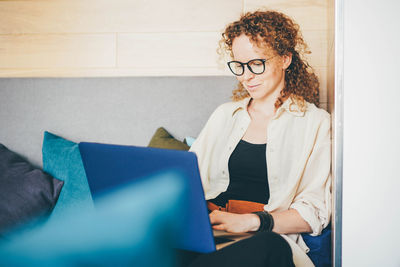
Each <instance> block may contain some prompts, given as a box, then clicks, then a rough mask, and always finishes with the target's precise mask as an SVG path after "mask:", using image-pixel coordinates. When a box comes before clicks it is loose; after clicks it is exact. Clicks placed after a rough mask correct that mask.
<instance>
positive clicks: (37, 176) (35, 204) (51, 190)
mask: <svg viewBox="0 0 400 267" xmlns="http://www.w3.org/2000/svg"><path fill="white" fill-rule="evenodd" d="M63 184H64V182H63V181H60V180H58V179H55V178H53V177H51V176H50V175H49V174H47V173H45V172H43V171H42V170H40V169H38V168H35V167H33V166H32V165H31V164H30V163H29V162H28V161H26V160H25V159H23V158H22V157H21V156H19V155H18V154H16V153H15V152H13V151H10V150H8V149H7V148H6V147H5V146H4V145H2V144H0V236H1V235H3V236H4V234H5V233H6V232H7V231H9V230H11V229H13V228H15V227H17V226H20V225H22V224H24V223H28V222H29V221H30V220H32V219H36V218H39V217H43V216H46V215H48V214H50V212H51V211H52V209H53V207H54V205H55V204H56V202H57V199H58V195H59V194H60V191H61V188H62V186H63Z"/></svg>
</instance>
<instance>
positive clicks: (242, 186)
mask: <svg viewBox="0 0 400 267" xmlns="http://www.w3.org/2000/svg"><path fill="white" fill-rule="evenodd" d="M266 148H267V144H252V143H249V142H246V141H244V140H240V142H239V143H238V145H237V146H236V148H235V150H234V151H233V152H232V154H231V156H230V157H229V162H228V169H229V177H230V181H229V186H228V189H227V190H226V191H225V192H223V193H221V194H219V195H218V196H217V197H216V198H215V199H212V200H210V201H211V202H213V203H214V204H216V205H218V206H225V204H226V203H227V202H228V200H230V199H236V200H247V201H253V202H258V203H264V204H267V203H268V200H269V187H268V175H267V161H266V153H265V152H266Z"/></svg>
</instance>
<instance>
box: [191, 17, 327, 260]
mask: <svg viewBox="0 0 400 267" xmlns="http://www.w3.org/2000/svg"><path fill="white" fill-rule="evenodd" d="M222 36H223V38H222V40H221V43H220V44H221V48H222V49H223V50H225V51H226V52H228V53H229V54H230V57H231V58H232V61H230V62H228V65H229V68H230V70H231V71H232V72H233V74H234V75H236V77H237V79H238V81H239V88H238V89H237V90H235V91H233V102H230V103H225V104H223V105H221V106H219V107H218V108H217V109H216V110H215V111H214V113H213V114H212V115H211V117H210V118H209V120H208V122H207V124H206V125H205V127H204V129H203V130H202V131H201V133H200V135H199V137H198V138H197V140H196V142H195V143H194V144H193V146H192V147H191V151H193V152H195V153H196V154H197V157H198V161H199V168H200V173H201V177H202V183H203V187H204V191H205V195H206V199H207V200H208V207H209V209H210V210H212V212H211V213H210V220H211V223H212V225H213V228H214V229H216V230H225V231H227V232H233V233H236V232H258V233H257V234H256V235H255V236H253V237H252V238H250V239H246V240H244V241H241V242H238V243H236V244H234V245H232V246H229V247H226V248H225V249H222V250H219V251H217V252H214V253H211V254H208V255H203V256H200V257H199V258H197V259H196V261H195V262H194V263H193V265H194V266H209V265H210V264H211V265H212V264H215V265H217V266H235V265H236V266H240V265H242V264H243V265H247V266H256V265H259V266H293V262H294V264H295V265H296V266H312V262H311V261H310V259H309V258H308V257H307V255H306V252H307V251H308V248H307V246H306V244H305V243H304V241H303V240H302V238H301V235H299V234H300V233H311V234H312V235H319V234H320V233H321V231H322V229H323V228H324V227H326V226H327V225H328V223H329V220H330V214H331V192H330V185H331V178H330V160H331V157H330V156H331V150H330V148H331V143H330V142H331V140H330V116H329V114H328V113H327V112H326V111H324V110H322V109H319V108H318V107H317V106H318V104H319V101H318V96H319V83H318V79H317V77H316V75H315V74H314V73H313V70H312V69H311V67H310V66H309V65H308V63H307V62H306V61H305V60H304V59H303V58H302V57H301V54H302V53H304V52H307V46H306V44H305V42H304V41H303V39H302V36H301V33H300V31H299V27H298V25H297V24H295V23H294V22H293V21H292V20H291V19H290V18H288V17H287V16H285V15H284V14H281V13H278V12H274V11H257V12H253V13H247V14H245V15H243V16H242V17H241V18H240V19H239V20H238V21H236V22H233V23H231V24H230V25H228V26H227V28H226V29H225V32H224V33H223V34H222ZM278 234H280V235H278ZM292 260H293V261H292ZM249 262H251V264H249Z"/></svg>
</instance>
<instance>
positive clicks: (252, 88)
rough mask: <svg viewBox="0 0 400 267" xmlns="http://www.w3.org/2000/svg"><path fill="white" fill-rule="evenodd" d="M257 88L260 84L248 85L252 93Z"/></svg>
mask: <svg viewBox="0 0 400 267" xmlns="http://www.w3.org/2000/svg"><path fill="white" fill-rule="evenodd" d="M257 86H259V84H256V85H247V89H248V90H250V91H253V90H254V89H255V88H256V87H257Z"/></svg>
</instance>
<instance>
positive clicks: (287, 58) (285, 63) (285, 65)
mask: <svg viewBox="0 0 400 267" xmlns="http://www.w3.org/2000/svg"><path fill="white" fill-rule="evenodd" d="M282 60H283V64H282V68H283V69H284V70H286V69H287V68H289V66H290V64H291V63H292V53H289V54H287V55H284V56H283V57H282Z"/></svg>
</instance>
